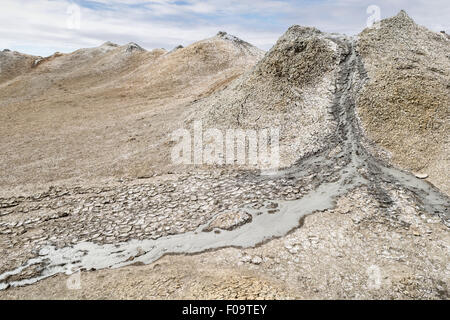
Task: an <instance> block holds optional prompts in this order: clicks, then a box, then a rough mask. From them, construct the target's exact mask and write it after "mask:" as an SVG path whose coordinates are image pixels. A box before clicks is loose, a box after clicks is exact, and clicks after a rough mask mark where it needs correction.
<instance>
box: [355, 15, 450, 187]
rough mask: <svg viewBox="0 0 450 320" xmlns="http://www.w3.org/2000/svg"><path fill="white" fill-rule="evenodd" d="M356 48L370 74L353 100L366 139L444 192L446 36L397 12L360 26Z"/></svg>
mask: <svg viewBox="0 0 450 320" xmlns="http://www.w3.org/2000/svg"><path fill="white" fill-rule="evenodd" d="M358 46H359V48H358V49H359V51H360V53H361V55H362V58H363V61H364V66H365V68H366V70H367V72H368V75H369V78H370V80H369V82H368V84H367V85H366V87H365V88H364V90H363V91H362V92H361V95H360V99H359V101H358V107H359V108H358V112H359V115H360V116H361V120H362V125H363V127H364V128H365V130H366V133H367V135H368V137H369V138H370V139H371V140H373V141H374V142H375V143H376V144H377V145H378V146H379V147H381V148H382V149H383V150H384V151H387V154H388V158H391V160H392V161H393V162H394V163H395V164H397V165H399V166H401V167H403V168H405V169H408V170H411V171H414V172H418V173H423V174H427V175H429V179H428V180H429V181H430V182H432V183H433V184H435V185H436V186H438V187H439V188H440V189H442V190H443V191H444V192H446V193H447V194H449V193H450V189H449V188H450V186H449V183H448V181H449V180H450V175H449V172H450V162H449V161H450V158H449V154H450V145H449V141H450V139H449V130H450V121H449V117H450V109H449V108H450V87H449V83H450V55H449V52H450V40H449V37H448V36H447V35H446V34H444V33H435V32H432V31H430V30H428V29H426V28H424V27H421V26H419V25H417V24H416V23H415V22H414V21H413V20H412V19H411V18H410V17H409V16H408V15H407V14H406V13H405V12H404V11H403V12H400V13H399V14H398V15H397V16H396V17H392V18H389V19H385V20H383V21H381V23H380V27H379V28H378V29H377V28H371V29H366V30H364V31H363V32H362V33H361V34H360V36H359V44H358ZM394 48H395V49H394Z"/></svg>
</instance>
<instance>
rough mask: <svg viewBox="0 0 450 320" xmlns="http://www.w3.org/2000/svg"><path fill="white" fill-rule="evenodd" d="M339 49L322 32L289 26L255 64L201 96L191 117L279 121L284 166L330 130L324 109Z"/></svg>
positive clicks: (243, 124)
mask: <svg viewBox="0 0 450 320" xmlns="http://www.w3.org/2000/svg"><path fill="white" fill-rule="evenodd" d="M338 55H339V54H338V50H337V45H336V44H335V43H334V42H333V41H332V39H331V38H328V36H327V35H326V34H324V33H322V32H320V31H319V30H317V29H314V28H307V27H300V26H293V27H291V28H289V30H288V31H287V32H286V33H285V34H284V35H283V36H282V37H281V38H280V39H279V40H278V42H277V43H276V44H275V46H274V47H273V48H272V49H271V50H270V51H269V52H268V53H267V54H266V55H265V57H264V58H263V59H262V60H261V61H260V62H259V63H258V64H257V65H256V66H255V68H253V69H252V70H251V71H249V72H248V73H247V74H245V75H243V76H242V77H240V78H239V79H237V80H235V81H234V82H233V83H232V84H230V85H229V86H228V87H227V88H226V89H225V90H223V91H221V92H218V93H217V94H215V95H213V96H210V97H208V98H207V99H204V100H203V101H200V102H199V103H198V104H197V110H198V113H196V114H195V117H194V118H193V119H190V120H191V121H192V120H197V119H199V118H201V119H202V120H203V121H204V122H205V123H206V124H207V125H208V126H209V127H214V128H217V127H219V128H243V129H264V128H270V127H278V128H279V129H280V139H281V141H280V156H281V165H282V166H288V165H290V164H292V163H293V162H294V161H295V160H297V159H298V158H300V157H301V156H302V155H305V154H307V153H311V152H314V151H317V150H318V149H320V148H321V147H322V145H323V143H324V139H325V137H326V136H327V135H328V134H329V133H331V132H332V131H333V127H334V125H333V121H332V120H331V118H330V117H329V112H328V111H329V110H328V109H329V108H330V107H331V103H332V96H333V91H334V82H333V81H334V80H333V79H334V73H335V72H336V68H337V64H338V62H339V59H338ZM199 114H200V116H199Z"/></svg>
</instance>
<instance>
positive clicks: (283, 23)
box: [0, 0, 450, 55]
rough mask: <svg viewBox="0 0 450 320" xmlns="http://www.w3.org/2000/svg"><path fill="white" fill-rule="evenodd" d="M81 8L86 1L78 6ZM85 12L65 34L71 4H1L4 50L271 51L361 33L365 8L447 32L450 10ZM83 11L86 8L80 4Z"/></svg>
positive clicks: (113, 8) (231, 1)
mask: <svg viewBox="0 0 450 320" xmlns="http://www.w3.org/2000/svg"><path fill="white" fill-rule="evenodd" d="M80 1H81V0H80ZM95 2H97V3H98V4H100V5H101V6H98V7H96V6H94V7H92V6H89V5H86V6H83V7H82V9H81V23H80V29H79V30H77V29H69V28H67V19H68V18H69V15H68V13H67V8H68V7H69V5H70V4H71V3H72V2H71V1H69V0H58V1H55V0H2V4H1V11H0V48H10V49H14V50H19V51H24V52H27V53H32V54H39V55H49V54H51V53H53V52H54V51H62V52H68V51H73V50H76V49H78V48H80V47H88V46H97V45H100V44H101V43H103V42H105V41H113V42H116V43H119V44H124V43H127V42H130V41H133V42H137V43H139V44H140V45H142V46H143V47H146V48H148V49H151V48H155V47H165V48H167V49H171V48H172V47H174V46H176V45H178V44H183V45H188V44H190V43H192V42H194V41H197V40H200V39H204V38H207V37H210V36H213V35H214V34H215V33H217V31H219V30H224V31H227V32H229V33H232V34H235V35H236V36H238V37H241V38H243V39H244V40H246V41H249V42H251V43H253V44H254V45H257V46H259V47H261V48H263V49H269V48H270V47H271V46H272V45H273V44H274V43H275V41H276V40H277V38H278V37H279V36H281V34H282V33H283V32H284V31H285V30H286V29H287V28H288V27H289V26H290V25H292V24H301V25H309V26H316V27H317V28H319V29H322V30H324V31H330V32H345V33H350V34H352V33H357V32H359V31H361V30H362V29H363V28H364V27H365V23H366V19H367V13H366V8H367V6H369V5H371V4H376V5H378V6H379V7H380V9H381V15H382V17H388V16H392V15H394V14H396V13H397V12H398V11H399V10H400V9H405V10H406V11H407V12H408V13H409V14H410V15H411V16H412V17H413V18H414V19H415V20H416V21H417V22H418V23H419V24H422V25H425V26H427V27H429V28H431V29H432V30H435V31H440V30H447V31H448V30H449V22H448V13H449V12H450V2H449V1H441V0H428V1H425V0H413V1H406V0H397V1H387V0H380V1H377V3H372V1H365V0H363V1H356V0H338V1H326V0H322V1H306V0H305V1H293V0H292V1H281V0H279V1H278V0H260V1H253V0H202V1H201V0H184V1H175V0H148V1H147V0H125V1H115V0H114V1H107V0H96V1H95ZM79 3H82V2H79Z"/></svg>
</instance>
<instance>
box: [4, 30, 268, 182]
mask: <svg viewBox="0 0 450 320" xmlns="http://www.w3.org/2000/svg"><path fill="white" fill-rule="evenodd" d="M262 55H263V53H262V51H261V50H259V49H257V48H255V47H253V46H251V45H250V44H248V43H246V42H244V41H242V40H239V39H237V38H234V37H232V36H228V35H227V34H225V33H219V34H218V35H217V36H216V37H213V38H210V39H207V40H203V41H200V42H197V43H194V44H192V45H190V46H188V47H186V48H181V49H178V50H175V51H172V52H167V51H165V50H163V49H155V50H152V51H149V52H148V51H145V50H144V49H142V48H140V47H139V46H138V45H136V44H133V43H130V44H128V45H124V46H118V45H115V44H112V43H105V44H103V45H102V46H100V47H98V48H90V49H80V50H77V51H75V52H73V53H71V54H55V55H53V56H50V57H47V58H40V57H30V56H25V55H21V54H18V53H10V52H6V53H2V55H1V56H0V60H1V63H2V66H3V65H7V66H8V68H7V70H12V71H10V72H9V73H8V77H9V78H8V80H6V78H4V79H5V80H3V81H2V82H1V83H0V115H1V117H2V119H5V120H6V121H4V125H2V127H1V129H0V134H1V138H0V144H1V145H2V151H3V152H2V155H1V162H0V168H1V171H2V172H3V174H2V175H1V178H0V185H1V186H3V190H5V189H6V188H7V187H8V188H9V187H20V188H21V189H23V188H24V187H25V186H26V185H27V184H28V185H29V186H30V187H33V186H34V185H36V184H38V185H39V186H44V185H45V184H46V183H57V182H58V181H62V180H68V179H72V180H73V179H77V180H80V179H88V180H92V179H97V178H110V177H131V178H133V177H134V178H136V177H139V176H152V175H153V174H154V172H155V171H156V172H165V171H166V170H168V167H169V164H168V163H167V160H166V159H167V157H168V155H170V149H169V147H170V146H169V133H170V132H171V131H173V130H175V129H176V128H178V127H179V123H180V122H182V121H183V119H184V117H185V116H183V114H185V113H186V112H189V111H190V108H189V103H190V102H192V101H194V100H195V99H197V98H199V97H201V96H207V95H209V94H211V93H212V92H214V91H216V90H218V89H220V88H221V87H223V86H224V85H226V84H227V83H228V82H229V81H231V80H232V79H234V78H236V77H238V76H239V75H241V74H242V73H243V72H244V71H245V70H247V69H248V68H251V67H252V66H253V65H254V64H255V63H256V62H257V61H258V60H259V59H260V58H261V57H262ZM10 56H13V57H14V60H12V61H13V62H11V58H10ZM19 57H20V59H19ZM12 64H13V65H12ZM19 64H20V65H19ZM16 66H17V67H16ZM13 71H14V72H16V73H14V72H13ZM2 75H3V72H2ZM2 79H3V78H2Z"/></svg>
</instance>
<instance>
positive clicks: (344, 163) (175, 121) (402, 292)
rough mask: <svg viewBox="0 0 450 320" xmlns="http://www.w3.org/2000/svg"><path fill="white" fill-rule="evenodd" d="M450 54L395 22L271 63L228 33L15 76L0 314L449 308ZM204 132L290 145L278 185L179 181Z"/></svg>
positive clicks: (275, 52) (302, 42)
mask: <svg viewBox="0 0 450 320" xmlns="http://www.w3.org/2000/svg"><path fill="white" fill-rule="evenodd" d="M448 41H449V40H448V38H447V37H446V36H445V35H442V34H437V33H433V32H431V31H429V30H426V29H424V28H422V27H418V26H416V25H415V24H414V22H413V21H412V20H411V19H410V18H409V17H407V16H406V14H405V13H404V12H401V13H400V14H399V15H397V16H396V17H393V18H390V19H386V20H383V21H382V22H381V27H380V28H379V29H374V28H372V29H366V30H364V31H363V32H362V33H361V34H360V36H358V37H349V36H346V35H341V34H334V33H333V34H329V33H325V32H321V31H319V30H317V29H315V28H311V27H301V26H292V27H291V28H289V29H288V30H287V31H286V33H285V34H284V35H282V36H281V37H280V39H279V40H278V42H277V43H276V44H275V46H274V47H273V48H272V49H271V50H270V51H269V52H267V53H266V54H265V55H263V53H262V52H261V51H260V50H258V49H256V48H255V47H253V46H251V45H250V44H248V43H246V42H244V41H242V40H240V39H237V38H235V37H233V36H230V35H227V34H226V33H223V32H219V34H218V35H217V36H216V37H213V38H211V39H207V40H204V41H200V42H197V43H194V44H192V45H191V46H189V47H187V48H178V49H177V50H173V51H171V52H166V51H164V50H153V51H151V52H147V51H145V50H143V49H141V48H139V46H137V45H135V44H129V45H126V46H117V45H114V44H111V43H106V44H104V45H102V46H100V47H98V48H92V49H82V50H79V51H76V52H74V53H72V54H64V55H59V54H56V55H54V56H52V57H48V58H45V59H43V60H39V61H38V62H35V61H33V59H34V58H32V57H31V58H30V57H28V58H27V59H30V62H31V63H32V67H27V66H29V64H27V63H28V62H27V63H25V62H24V61H22V60H20V61H22V62H20V64H21V65H22V67H21V68H20V70H21V71H20V72H16V73H10V75H8V77H7V78H6V77H5V78H4V80H2V82H1V83H0V114H1V116H2V119H3V123H4V126H2V127H1V131H0V134H1V137H0V145H1V147H2V151H3V152H2V155H1V157H2V158H1V162H0V169H1V172H2V175H1V176H0V179H1V180H0V191H1V193H2V195H0V254H1V256H2V257H3V258H4V259H2V261H1V262H0V299H17V298H34V299H36V298H37V299H41V298H53V299H55V298H58V299H61V298H76V299H118V298H120V299H185V298H188V299H189V298H190V299H273V298H276V299H290V298H299V299H443V300H445V299H449V297H450V291H449V288H450V269H449V268H448V261H449V250H448V248H449V247H450V234H449V227H450V212H449V208H450V199H449V197H448V194H446V193H445V192H444V191H448V188H449V186H448V181H446V180H445V175H444V174H442V172H443V171H445V170H447V171H448V162H445V161H444V160H445V159H446V158H448V150H447V149H445V148H446V147H447V146H448V141H447V140H448V139H446V137H447V135H448V133H447V131H448V120H447V119H446V118H445V117H446V115H447V111H448V110H447V108H448V102H449V100H448V85H447V84H446V83H447V82H448V69H449V68H448ZM397 48H398V50H397ZM6 54H8V55H9V54H10V53H6ZM16 55H17V54H16ZM1 57H3V56H1ZM8 59H9V58H8ZM18 59H19V58H18ZM36 59H40V58H36ZM14 61H15V60H14ZM11 63H12V62H11ZM17 63H18V64H19V62H17ZM2 65H4V64H2ZM195 120H203V121H204V124H205V127H206V126H208V127H212V128H220V129H227V128H241V129H262V128H268V127H273V126H275V127H280V129H281V132H280V147H281V148H280V149H281V150H280V151H281V160H282V163H281V164H282V166H283V167H282V168H280V169H279V170H276V171H275V172H274V173H273V174H272V175H265V174H261V173H262V172H261V171H260V170H257V169H255V168H251V169H252V170H249V168H248V167H240V166H232V165H229V166H223V167H202V166H196V167H190V166H176V165H174V164H172V163H171V162H170V149H171V146H172V144H171V143H169V136H168V134H169V133H170V132H172V130H174V129H178V128H181V127H186V126H189V125H190V124H191V123H193V122H194V121H195ZM233 147H234V146H233ZM385 151H389V152H391V153H392V161H393V163H395V164H396V166H393V165H392V164H391V163H390V161H389V159H388V157H385V155H384V152H385ZM383 157H384V158H383ZM411 169H412V170H420V171H423V172H425V173H429V174H430V179H428V180H426V176H420V175H417V174H413V173H411V172H410V170H411ZM439 171H442V172H441V176H439ZM155 172H156V173H160V174H153V173H155ZM108 179H109V180H108ZM430 182H432V183H434V184H435V185H436V186H435V185H433V184H432V183H430ZM438 187H439V188H438ZM25 190H26V192H25ZM74 277H78V278H75V279H78V285H79V286H78V287H77V288H75V289H74V288H73V287H71V285H69V284H71V283H72V282H71V281H72V280H73V279H74Z"/></svg>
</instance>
